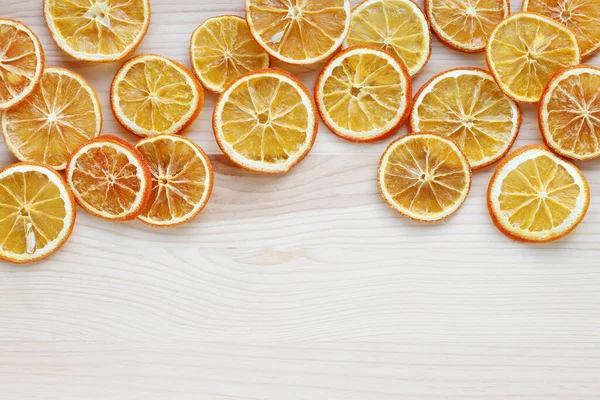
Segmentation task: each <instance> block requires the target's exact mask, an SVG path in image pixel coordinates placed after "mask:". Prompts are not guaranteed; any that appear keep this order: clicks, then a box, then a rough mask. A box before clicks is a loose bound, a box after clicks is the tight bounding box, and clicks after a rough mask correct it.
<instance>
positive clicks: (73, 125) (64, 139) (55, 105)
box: [2, 68, 102, 170]
mask: <svg viewBox="0 0 600 400" xmlns="http://www.w3.org/2000/svg"><path fill="white" fill-rule="evenodd" d="M101 129H102V111H101V110H100V102H99V101H98V97H97V96H96V92H95V91H94V89H93V88H92V87H91V86H90V85H89V83H87V81H86V80H85V79H83V78H82V77H81V76H80V75H78V74H76V73H74V72H71V71H68V70H66V69H62V68H46V69H45V70H44V73H43V74H42V79H41V80H40V82H39V84H38V85H37V86H36V87H35V89H34V91H33V92H32V93H31V95H30V96H28V97H27V98H26V99H25V100H24V101H22V102H21V103H19V104H17V105H16V106H14V107H11V108H10V109H8V110H6V112H4V114H3V115H2V133H3V134H4V140H5V142H6V145H7V146H8V148H9V149H10V151H11V152H12V153H13V154H14V155H15V157H17V158H18V159H19V160H21V161H35V162H40V163H43V164H46V165H48V166H51V167H52V168H55V169H59V170H60V169H65V167H66V166H67V159H68V158H69V155H70V154H71V152H72V151H73V150H75V149H76V148H77V147H79V145H81V143H83V142H85V141H86V140H89V139H91V138H93V137H96V136H98V135H99V134H100V131H101Z"/></svg>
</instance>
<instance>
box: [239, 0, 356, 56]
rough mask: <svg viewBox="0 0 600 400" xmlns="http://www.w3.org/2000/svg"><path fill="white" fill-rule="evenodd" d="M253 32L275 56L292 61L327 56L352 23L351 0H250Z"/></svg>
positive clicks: (342, 38) (248, 2) (249, 18)
mask: <svg viewBox="0 0 600 400" xmlns="http://www.w3.org/2000/svg"><path fill="white" fill-rule="evenodd" d="M246 20H247V21H248V26H249V27H250V32H251V33H252V35H253V36H254V38H255V39H256V41H257V42H258V44H259V45H260V46H261V47H262V48H264V49H265V50H266V51H267V52H268V53H269V54H271V55H272V56H273V57H275V58H277V59H279V60H281V61H284V62H286V63H290V64H313V63H316V62H319V61H323V60H325V59H326V58H327V57H329V56H330V55H331V54H333V52H334V51H335V50H337V48H338V47H340V45H341V44H342V41H343V40H344V37H345V36H346V34H347V32H348V27H349V26H350V2H349V1H348V0H246Z"/></svg>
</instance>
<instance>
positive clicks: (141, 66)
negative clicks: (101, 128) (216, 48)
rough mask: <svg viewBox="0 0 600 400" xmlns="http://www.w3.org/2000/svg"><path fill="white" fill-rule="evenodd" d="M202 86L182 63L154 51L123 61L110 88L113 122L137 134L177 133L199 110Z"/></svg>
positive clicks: (202, 98) (195, 116)
mask: <svg viewBox="0 0 600 400" xmlns="http://www.w3.org/2000/svg"><path fill="white" fill-rule="evenodd" d="M203 104H204V90H203V89H202V86H201V85H200V83H198V80H197V79H196V78H195V77H194V75H193V74H192V73H191V72H190V71H189V70H188V69H187V68H186V67H184V66H183V65H181V64H179V63H178V62H176V61H173V60H169V59H168V58H165V57H162V56H157V55H154V54H143V55H140V56H137V57H133V58H132V59H130V60H129V61H127V62H126V63H125V64H123V66H122V67H121V69H119V71H118V72H117V74H116V75H115V78H114V79H113V82H112V85H111V88H110V107H111V109H112V111H113V114H114V115H115V117H116V119H117V122H119V124H121V126H123V127H124V128H125V129H127V130H128V131H129V132H131V133H133V134H135V135H138V136H141V137H146V136H152V135H158V134H161V133H166V134H168V133H179V132H181V131H183V130H184V129H186V128H187V127H188V126H189V125H190V124H191V123H192V122H194V120H195V119H196V118H197V117H198V115H199V114H200V110H201V109H202V105H203Z"/></svg>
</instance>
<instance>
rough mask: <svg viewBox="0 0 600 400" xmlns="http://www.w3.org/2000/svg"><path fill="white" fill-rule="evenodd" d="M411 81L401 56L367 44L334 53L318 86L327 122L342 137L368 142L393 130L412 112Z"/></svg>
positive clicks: (320, 105)
mask: <svg viewBox="0 0 600 400" xmlns="http://www.w3.org/2000/svg"><path fill="white" fill-rule="evenodd" d="M411 94H412V88H411V80H410V76H409V75H408V72H407V71H406V68H405V67H404V65H403V64H402V61H399V60H398V59H397V58H395V57H393V56H392V55H391V54H387V53H385V52H383V51H379V50H375V49H372V48H368V47H360V46H356V47H349V48H348V49H346V50H344V51H342V52H340V53H338V54H337V55H336V56H334V57H332V58H331V60H329V62H328V63H327V64H326V65H325V67H324V68H323V70H322V71H321V73H320V74H319V77H318V78H317V83H316V85H315V99H316V102H317V107H318V109H319V113H320V114H321V117H322V118H323V121H324V122H325V125H327V127H328V128H329V129H330V130H331V131H332V132H333V133H335V134H336V135H338V136H339V137H341V138H343V139H346V140H350V141H354V142H370V141H374V140H379V139H383V138H385V137H387V136H389V135H392V134H393V133H395V132H396V131H397V130H398V129H399V128H400V126H402V124H403V123H404V121H405V120H406V118H407V117H408V113H409V110H410V100H411V99H410V96H411Z"/></svg>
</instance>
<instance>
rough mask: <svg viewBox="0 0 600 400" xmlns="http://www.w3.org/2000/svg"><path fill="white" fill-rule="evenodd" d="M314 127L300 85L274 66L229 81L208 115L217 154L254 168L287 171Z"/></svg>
mask: <svg viewBox="0 0 600 400" xmlns="http://www.w3.org/2000/svg"><path fill="white" fill-rule="evenodd" d="M317 128H318V121H317V111H316V106H315V104H314V101H313V99H312V96H311V95H310V93H309V92H308V90H307V89H306V87H305V86H304V85H303V84H302V83H301V82H300V81H299V80H298V79H297V78H295V77H294V76H293V75H291V74H289V73H287V72H285V71H282V70H279V69H276V68H271V69H266V70H262V71H257V72H251V73H248V74H246V75H244V76H242V77H240V78H239V79H238V80H236V81H234V82H233V83H232V84H231V85H230V86H229V88H227V90H225V92H223V94H221V96H220V97H219V99H218V100H217V104H216V106H215V110H214V113H213V131H214V133H215V138H216V140H217V143H218V145H219V147H220V148H221V150H222V151H223V153H225V154H226V155H227V156H228V157H229V158H230V159H231V160H232V161H233V162H234V163H236V164H237V165H239V166H241V167H244V168H247V169H250V170H254V171H259V172H266V173H284V172H287V171H288V170H289V169H290V168H292V167H293V166H294V165H296V164H297V163H298V162H300V161H301V160H302V159H303V158H304V157H305V156H306V155H307V154H308V152H309V151H310V149H311V147H312V145H313V143H314V141H315V137H316V135H317Z"/></svg>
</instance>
